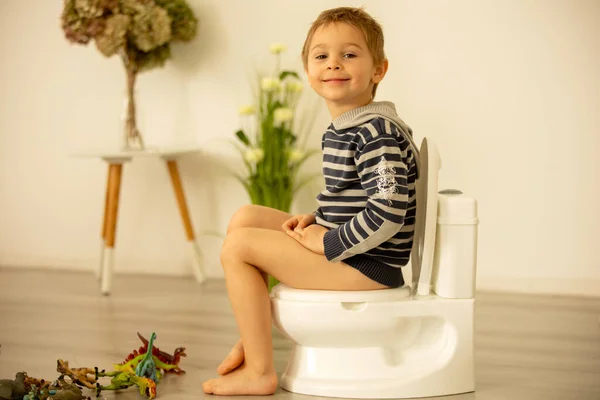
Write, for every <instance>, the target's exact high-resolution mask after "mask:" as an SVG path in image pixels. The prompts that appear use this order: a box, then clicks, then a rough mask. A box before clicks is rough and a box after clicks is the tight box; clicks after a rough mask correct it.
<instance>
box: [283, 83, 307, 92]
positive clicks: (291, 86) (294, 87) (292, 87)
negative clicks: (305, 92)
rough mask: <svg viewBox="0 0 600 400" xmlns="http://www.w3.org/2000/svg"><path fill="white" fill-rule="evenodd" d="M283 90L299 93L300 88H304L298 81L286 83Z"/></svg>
mask: <svg viewBox="0 0 600 400" xmlns="http://www.w3.org/2000/svg"><path fill="white" fill-rule="evenodd" d="M285 88H286V89H287V91H288V92H292V93H300V92H301V91H302V88H304V85H303V84H302V82H298V81H287V82H286V84H285Z"/></svg>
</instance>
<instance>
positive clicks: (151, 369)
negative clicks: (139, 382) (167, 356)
mask: <svg viewBox="0 0 600 400" xmlns="http://www.w3.org/2000/svg"><path fill="white" fill-rule="evenodd" d="M154 339H156V333H154V332H152V334H151V335H150V342H149V344H148V346H147V349H146V354H144V356H143V357H142V359H141V360H140V362H139V363H138V365H137V367H135V374H136V375H137V376H140V377H141V376H143V377H145V378H149V379H152V380H153V381H154V382H158V379H157V377H156V372H157V371H156V363H155V362H154V357H152V345H153V344H154Z"/></svg>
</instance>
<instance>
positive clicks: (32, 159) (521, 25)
mask: <svg viewBox="0 0 600 400" xmlns="http://www.w3.org/2000/svg"><path fill="white" fill-rule="evenodd" d="M190 4H191V5H192V7H193V8H194V10H195V11H196V13H197V16H198V17H199V19H200V25H199V26H200V30H199V35H198V37H197V39H196V41H195V42H193V43H192V44H188V45H182V46H179V47H177V48H175V49H174V56H175V57H174V59H173V60H172V61H171V62H170V63H169V65H168V66H167V67H165V68H164V69H161V70H155V71H152V72H149V73H146V74H144V75H142V76H141V78H140V80H139V85H138V95H139V102H140V108H141V109H142V115H141V116H140V118H141V119H142V121H143V122H142V128H143V132H144V135H145V138H146V141H147V142H148V144H149V145H160V144H175V143H186V142H193V141H196V142H198V143H200V144H201V145H202V146H203V147H204V148H205V150H204V153H203V154H202V155H196V156H189V157H186V158H185V159H183V160H182V162H181V164H180V169H181V173H182V175H183V179H184V185H185V189H186V191H187V196H188V202H189V203H190V211H191V214H192V216H193V222H194V224H195V228H196V231H197V233H198V235H199V243H200V245H201V248H202V249H203V250H204V252H205V255H206V257H207V268H208V271H209V274H210V275H211V276H222V273H221V271H220V267H219V265H218V262H219V261H218V253H219V248H220V244H221V242H222V239H221V238H220V237H219V235H223V233H224V231H225V228H226V226H227V222H228V219H229V217H230V216H231V215H232V213H233V212H234V211H235V210H236V209H237V208H238V207H239V206H241V205H242V204H244V203H246V202H247V201H248V200H247V197H246V196H245V193H244V191H243V190H242V188H241V187H240V186H239V185H238V184H237V182H236V181H235V180H233V179H231V178H230V177H229V176H228V175H227V174H226V173H225V172H224V170H225V169H226V168H228V167H230V168H237V167H240V168H241V165H240V163H239V160H238V158H237V156H236V154H235V152H233V151H231V149H230V148H229V147H228V145H227V143H226V142H225V141H224V140H227V139H229V138H232V137H233V136H232V134H233V132H234V131H235V130H236V128H237V124H238V117H237V108H238V106H240V105H242V104H244V103H247V102H249V101H250V100H251V96H250V90H249V86H248V73H249V72H251V70H252V68H253V67H254V66H260V67H266V66H267V61H268V45H269V44H270V43H272V42H275V41H278V42H284V43H286V44H287V45H288V47H289V50H290V51H289V53H288V54H287V55H286V59H285V64H286V65H287V66H291V67H296V68H298V67H300V65H301V64H300V59H299V56H298V54H299V52H300V48H301V45H302V43H303V40H304V35H305V33H306V30H307V29H308V26H309V24H310V22H311V21H313V20H314V19H315V18H316V16H317V15H318V13H319V12H320V11H321V10H322V9H325V8H329V7H334V6H338V5H343V4H346V5H363V4H364V5H365V6H366V9H367V11H369V12H370V13H371V14H372V15H374V16H375V17H376V18H378V19H379V20H380V21H381V22H382V24H383V27H384V31H385V33H386V50H387V54H388V58H389V60H390V71H389V73H388V75H387V77H386V79H385V80H384V82H383V83H382V85H381V86H380V89H379V92H378V99H387V100H391V101H394V102H396V104H397V107H398V110H399V113H400V115H401V116H402V117H403V118H404V119H405V120H406V121H407V122H408V123H409V124H410V125H411V126H412V127H413V129H414V132H415V136H416V139H417V141H418V142H420V141H421V139H422V138H423V136H424V135H427V136H429V137H431V138H433V139H434V140H435V141H436V142H437V144H438V147H439V148H440V151H441V153H442V159H443V168H442V171H441V187H442V188H447V187H455V188H460V189H462V190H463V191H465V192H466V193H467V194H469V195H472V196H475V197H476V198H477V200H478V202H479V214H480V220H481V225H480V235H479V240H480V242H479V265H478V268H479V269H478V288H479V289H498V290H514V291H525V292H549V293H569V294H585V295H599V294H600V268H598V267H599V264H600V256H599V255H598V254H599V253H598V252H597V251H596V248H597V243H596V241H597V238H598V226H599V225H600V212H599V211H598V206H597V204H598V197H599V196H598V194H599V193H600V190H599V186H600V174H599V171H600V168H599V165H598V157H597V154H596V153H597V150H598V149H599V148H600V136H599V135H598V134H599V133H600V117H599V115H600V99H599V93H600V73H599V70H598V65H600V45H599V43H598V40H599V38H600V28H599V26H600V2H598V1H595V0H587V1H585V0H576V1H569V2H567V1H559V0H552V1H544V2H539V1H524V0H512V1H476V0H472V1H466V0H463V1H419V2H417V1H389V0H379V1H376V0H370V1H369V0H364V1H362V2H359V1H343V2H342V1H334V0H329V1H323V0H294V1H292V0H288V1H276V0H261V1H257V2H247V1H242V0H235V1H234V0H228V1H218V0H191V1H190ZM61 8H62V1H61V0H54V1H52V2H50V1H45V0H22V1H14V0H0V57H1V62H0V93H1V94H0V96H1V97H0V265H2V266H15V267H21V266H22V267H28V266H35V267H44V268H70V269H77V270H92V269H93V268H96V266H97V259H98V255H99V249H100V247H99V246H100V223H101V215H100V213H101V210H102V209H103V201H104V184H105V180H106V168H105V166H104V165H103V164H102V163H101V162H100V161H99V160H95V159H77V158H73V157H71V156H70V154H72V153H73V152H76V151H78V150H81V149H95V148H106V147H107V146H116V145H117V144H118V142H119V116H120V113H121V106H122V96H123V92H124V73H123V71H122V68H121V66H120V64H119V61H118V60H117V59H116V58H113V59H105V58H103V57H102V56H101V55H100V53H99V52H98V51H97V50H96V49H95V48H94V47H93V45H91V46H88V47H83V46H75V45H70V44H69V43H68V42H67V41H66V40H65V39H64V36H63V33H62V31H61V29H60V22H59V15H60V11H61ZM321 109H322V111H323V112H322V113H321V114H320V116H319V117H318V118H317V121H316V122H317V123H316V127H315V130H314V132H313V135H312V138H311V140H312V141H313V143H315V145H316V146H318V144H319V140H320V135H321V132H322V129H323V128H324V127H325V126H326V125H327V123H328V121H329V120H328V115H327V112H326V109H325V107H324V105H322V107H321ZM307 169H313V170H318V169H319V166H318V160H317V162H316V163H315V164H314V165H312V166H309V167H308V168H307ZM319 190H320V186H319V184H315V185H314V186H313V187H312V188H310V189H309V190H308V191H306V192H304V193H303V194H302V195H301V196H299V198H298V201H297V202H296V204H295V209H296V211H309V210H312V209H313V208H314V206H315V202H314V195H315V194H316V193H317V192H318V191H319ZM213 232H214V233H216V235H213ZM116 261H117V267H116V270H117V272H141V271H144V272H148V273H157V274H178V275H179V274H190V273H191V269H190V266H189V263H188V260H187V259H186V256H185V239H184V234H183V229H182V226H181V222H180V219H179V214H178V212H177V209H176V205H175V201H174V197H173V193H172V189H171V186H170V182H169V181H168V174H167V172H166V170H165V168H164V166H163V165H161V164H160V163H159V162H158V161H157V160H138V161H136V162H135V163H133V164H130V165H129V164H128V165H126V166H125V170H124V177H123V186H122V192H121V208H120V211H119V221H118V234H117V255H116Z"/></svg>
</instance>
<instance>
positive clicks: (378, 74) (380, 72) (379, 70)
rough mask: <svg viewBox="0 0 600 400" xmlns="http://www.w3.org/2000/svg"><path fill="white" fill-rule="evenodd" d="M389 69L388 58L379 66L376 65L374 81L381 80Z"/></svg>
mask: <svg viewBox="0 0 600 400" xmlns="http://www.w3.org/2000/svg"><path fill="white" fill-rule="evenodd" d="M387 70H388V60H387V58H386V59H384V60H383V61H382V62H381V64H380V65H379V66H377V67H375V73H374V74H373V82H374V83H379V82H381V80H382V79H383V77H384V76H385V74H386V72H387Z"/></svg>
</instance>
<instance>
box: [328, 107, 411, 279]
mask: <svg viewBox="0 0 600 400" xmlns="http://www.w3.org/2000/svg"><path fill="white" fill-rule="evenodd" d="M405 135H407V133H406V132H402V131H401V130H400V129H399V128H398V126H397V125H395V124H393V123H391V122H390V121H389V119H386V118H382V117H375V118H373V119H371V120H369V121H367V122H364V123H361V124H360V125H358V126H355V127H350V128H346V129H336V128H335V125H334V124H331V125H330V126H329V128H328V129H327V131H326V132H325V134H324V135H323V141H322V149H323V174H324V177H325V190H324V191H323V192H321V193H320V194H319V195H318V196H317V201H318V203H319V208H318V210H317V212H316V222H317V223H318V224H320V225H323V226H325V227H327V228H330V231H329V232H327V233H326V234H325V238H324V246H325V256H326V257H327V259H328V260H330V261H332V262H335V261H344V260H346V259H349V258H351V257H353V256H355V255H359V254H362V255H363V256H367V259H368V260H373V261H374V262H375V264H385V265H386V266H387V267H394V268H399V267H401V266H404V265H406V264H407V263H408V260H409V257H410V252H411V248H412V242H413V233H414V226H415V214H416V195H415V180H416V173H417V163H416V158H415V154H413V147H412V146H411V142H410V141H409V140H408V139H407V138H406V137H405ZM364 263H365V259H364V257H363V258H362V259H361V265H362V264H364ZM375 264H374V265H373V266H372V268H376V265H375ZM363 272H364V271H363ZM400 276H401V273H400ZM379 281H382V280H381V279H379ZM382 283H385V284H389V285H392V284H391V283H388V282H387V280H386V279H383V281H382Z"/></svg>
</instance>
